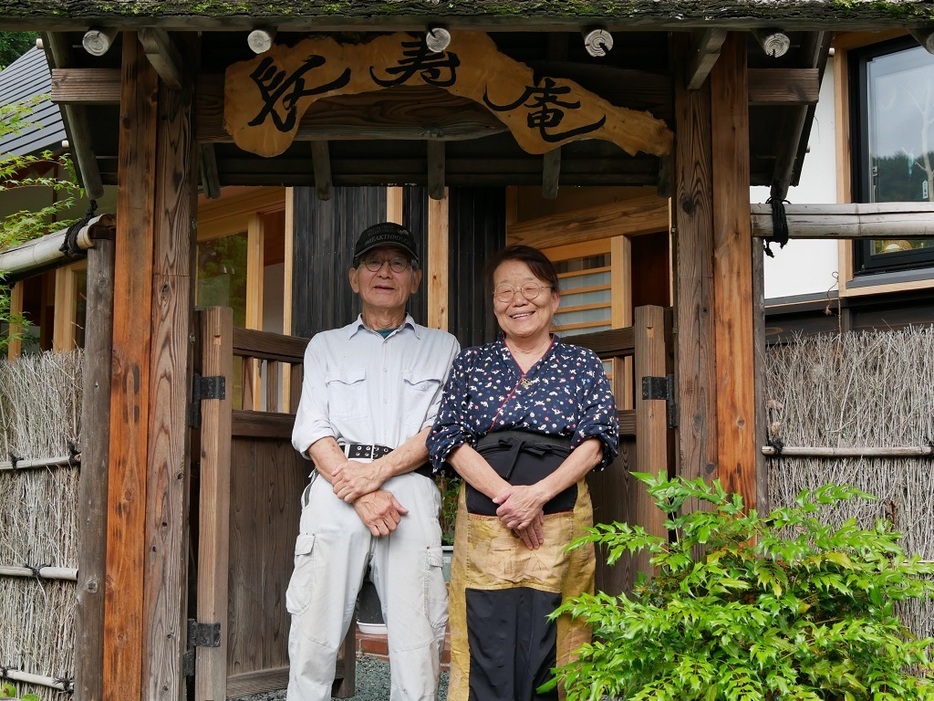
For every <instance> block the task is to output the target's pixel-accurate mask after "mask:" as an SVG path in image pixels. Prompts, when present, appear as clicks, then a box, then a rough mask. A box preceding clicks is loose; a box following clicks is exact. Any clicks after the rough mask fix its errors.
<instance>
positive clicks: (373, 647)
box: [357, 628, 451, 672]
mask: <svg viewBox="0 0 934 701" xmlns="http://www.w3.org/2000/svg"><path fill="white" fill-rule="evenodd" d="M357 654H358V655H370V656H372V657H375V658H377V659H380V660H388V659H389V644H388V640H387V638H386V634H385V633H364V632H363V631H361V630H360V629H359V628H357ZM450 661H451V634H450V631H446V632H445V634H444V649H443V650H442V651H441V669H442V670H443V671H445V672H446V671H447V670H448V664H449V663H450Z"/></svg>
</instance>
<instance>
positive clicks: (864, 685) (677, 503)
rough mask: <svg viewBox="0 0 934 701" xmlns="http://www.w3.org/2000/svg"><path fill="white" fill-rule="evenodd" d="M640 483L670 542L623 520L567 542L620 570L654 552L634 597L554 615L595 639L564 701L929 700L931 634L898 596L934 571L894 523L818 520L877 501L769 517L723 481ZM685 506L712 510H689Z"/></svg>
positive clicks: (925, 592) (836, 492)
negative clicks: (921, 635)
mask: <svg viewBox="0 0 934 701" xmlns="http://www.w3.org/2000/svg"><path fill="white" fill-rule="evenodd" d="M636 477H638V479H640V480H641V481H642V482H644V483H645V484H646V485H647V487H648V491H649V493H650V494H651V496H652V497H653V499H654V501H655V504H656V505H657V506H658V508H660V509H661V510H662V511H663V512H664V513H665V514H666V515H667V521H666V527H667V528H668V529H669V532H670V533H671V536H672V537H671V542H669V541H668V539H665V538H657V537H654V536H652V535H649V534H648V533H647V532H646V531H645V529H643V528H641V527H639V526H635V527H633V526H629V525H627V524H620V523H615V524H612V525H598V526H596V527H595V528H593V529H592V531H591V533H590V535H589V536H587V537H585V538H582V539H581V540H580V541H578V542H577V543H576V544H572V547H578V546H580V545H582V544H584V543H591V542H593V543H601V544H603V545H604V546H605V547H606V548H607V552H608V553H609V555H608V561H609V562H610V563H611V564H612V563H613V562H615V561H616V560H618V559H619V558H620V556H622V555H623V554H624V553H626V552H631V553H634V552H637V551H642V550H647V551H648V552H649V553H651V555H652V558H651V561H652V564H653V565H654V567H655V575H654V576H653V577H652V578H651V579H645V577H642V578H641V579H640V581H639V582H638V583H637V585H636V586H635V588H634V590H633V591H632V592H631V593H630V594H628V595H626V594H624V595H621V596H618V597H615V596H610V595H607V594H605V593H598V594H596V595H584V596H580V597H577V598H575V599H573V600H568V601H567V602H565V603H564V604H563V605H562V606H561V608H559V609H558V611H556V612H555V614H554V615H555V616H557V615H560V614H561V613H564V612H567V613H570V614H571V615H573V616H576V617H581V618H583V619H585V620H587V621H588V622H589V623H590V624H591V625H592V626H593V631H594V640H593V642H592V643H590V644H588V645H584V646H583V647H582V648H581V649H580V651H579V652H580V658H579V659H578V660H577V661H576V662H574V663H573V664H570V665H567V666H565V667H562V668H559V669H557V670H556V679H555V680H552V682H551V684H552V685H554V684H555V683H556V681H557V680H560V681H561V682H562V683H563V684H564V685H565V688H566V689H567V692H568V699H592V700H594V701H598V700H600V699H602V698H605V697H607V696H608V697H610V698H613V699H625V700H626V701H639V700H643V699H644V700H646V701H647V700H649V699H651V700H652V701H691V700H693V699H697V700H699V701H777V700H778V699H795V700H815V701H816V700H821V701H824V700H826V701H831V700H832V701H889V700H890V701H908V700H913V699H934V676H932V672H934V665H932V662H931V657H930V653H931V649H932V647H931V646H932V645H934V639H916V638H915V637H914V636H913V635H912V634H911V633H910V631H909V630H908V629H907V628H906V627H905V626H904V625H903V624H902V623H901V622H900V621H899V619H898V617H897V614H896V606H897V605H898V604H899V602H905V601H907V600H909V599H923V598H930V597H931V596H932V594H934V581H932V574H934V566H932V565H931V564H930V563H922V562H920V560H919V558H918V557H907V556H906V555H905V554H904V552H903V551H902V549H901V547H900V546H899V545H898V538H899V534H898V533H897V532H895V531H894V530H892V528H891V526H890V524H889V523H888V522H887V521H883V520H880V521H878V522H876V524H875V527H874V528H872V529H864V528H860V527H859V526H858V525H857V524H856V522H855V521H853V520H848V521H845V522H844V523H842V524H841V525H840V526H839V527H831V526H828V525H826V524H825V523H823V522H822V521H821V520H820V519H819V518H818V516H819V515H820V514H819V512H820V511H821V510H822V509H823V508H824V507H826V506H828V505H832V504H833V503H835V502H837V501H839V500H846V499H853V498H868V499H871V498H872V497H871V496H870V495H868V494H865V493H863V492H860V491H858V490H855V489H851V488H848V487H842V486H837V485H827V486H824V487H821V488H820V489H817V490H814V491H812V492H808V491H805V492H802V493H801V494H800V495H799V496H798V498H797V499H796V502H795V504H794V505H793V506H790V507H787V508H777V509H775V510H774V511H772V512H771V513H770V514H769V515H768V516H764V517H763V516H760V515H759V514H758V513H757V512H756V511H755V510H750V511H749V512H748V513H746V512H744V510H743V503H742V498H741V497H740V496H739V495H737V494H727V493H726V492H725V491H724V489H723V487H722V486H721V484H720V483H719V482H716V483H714V484H713V485H712V486H709V485H707V484H705V483H704V482H703V480H701V479H697V480H693V481H687V480H684V479H675V480H668V479H667V478H665V477H662V476H659V477H653V476H651V475H647V474H636ZM689 500H692V501H693V500H700V501H702V502H707V503H709V504H710V505H711V507H712V510H710V511H704V510H695V511H693V512H691V513H683V510H682V509H683V507H684V505H685V504H686V503H687V502H688V501H689Z"/></svg>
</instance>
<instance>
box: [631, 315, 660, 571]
mask: <svg viewBox="0 0 934 701" xmlns="http://www.w3.org/2000/svg"><path fill="white" fill-rule="evenodd" d="M633 333H634V336H635V354H634V363H635V381H636V386H637V387H638V388H639V391H638V393H637V397H636V407H635V408H636V465H635V469H636V470H637V471H639V472H648V473H651V474H657V473H658V472H665V473H666V474H667V471H668V418H667V409H668V405H667V403H666V402H665V400H664V399H642V391H641V388H642V378H643V377H665V375H666V372H667V370H666V355H667V353H666V348H665V310H664V309H663V308H662V307H655V306H649V307H637V308H636V310H635V323H634V324H633ZM633 482H635V480H633ZM630 499H631V500H632V503H631V510H630V512H629V519H630V521H631V522H632V523H638V524H639V525H640V526H643V527H644V528H645V530H647V531H648V532H649V533H651V534H652V535H656V536H660V537H664V536H665V534H666V533H667V531H666V529H665V526H664V521H665V517H664V514H662V512H661V511H659V510H658V509H657V508H655V504H654V502H653V501H652V498H651V497H650V496H649V494H648V492H647V491H646V489H645V486H644V485H643V484H642V483H641V482H640V483H636V484H634V485H633V489H632V490H630ZM649 557H650V555H649V553H647V552H641V553H639V554H638V555H635V556H634V557H633V569H635V570H636V571H639V572H645V573H647V574H648V573H651V571H652V568H651V565H650V564H649Z"/></svg>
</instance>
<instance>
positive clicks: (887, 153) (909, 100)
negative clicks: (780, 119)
mask: <svg viewBox="0 0 934 701" xmlns="http://www.w3.org/2000/svg"><path fill="white" fill-rule="evenodd" d="M856 75H857V76H858V80H859V85H858V86H857V88H858V89H857V90H856V91H855V94H856V95H857V96H858V97H857V99H858V100H859V105H857V106H856V107H857V109H855V110H854V112H855V113H857V114H858V115H859V120H860V121H859V124H858V125H857V133H858V134H859V137H860V138H859V146H858V151H859V158H858V159H857V162H858V164H859V172H858V174H857V179H856V185H857V190H858V191H857V192H856V193H855V194H856V199H857V200H858V201H861V202H934V187H932V185H934V56H931V55H930V54H929V53H927V51H925V50H924V49H923V48H921V47H920V46H918V45H917V44H913V43H903V42H898V43H895V44H891V43H889V44H885V45H882V46H878V47H873V48H872V49H869V50H867V51H865V52H863V53H861V54H857V71H856ZM858 248H859V249H860V250H859V251H858V254H857V257H856V258H857V273H872V272H883V271H889V270H897V269H904V268H916V267H922V266H929V265H931V264H934V240H930V239H927V240H918V239H905V238H897V237H893V238H891V239H883V240H874V241H864V242H862V243H861V245H860V246H859V247H858Z"/></svg>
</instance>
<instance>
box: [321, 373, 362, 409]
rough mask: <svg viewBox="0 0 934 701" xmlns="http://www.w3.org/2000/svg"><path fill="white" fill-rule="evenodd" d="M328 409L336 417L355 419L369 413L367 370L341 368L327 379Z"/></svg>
mask: <svg viewBox="0 0 934 701" xmlns="http://www.w3.org/2000/svg"><path fill="white" fill-rule="evenodd" d="M326 384H327V388H328V411H329V413H330V414H331V416H332V417H333V418H335V419H355V418H360V417H363V416H366V415H367V414H368V413H369V409H370V406H369V398H368V397H367V384H366V370H365V369H364V368H341V369H340V370H338V371H335V372H334V374H333V375H331V376H330V377H328V379H327V382H326Z"/></svg>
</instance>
